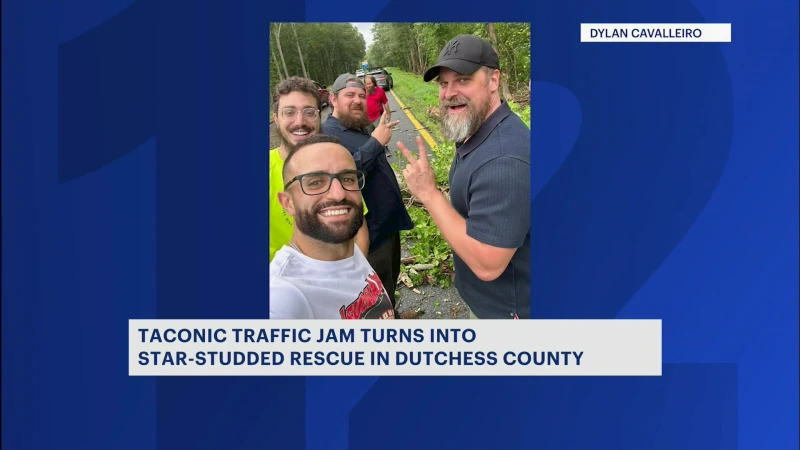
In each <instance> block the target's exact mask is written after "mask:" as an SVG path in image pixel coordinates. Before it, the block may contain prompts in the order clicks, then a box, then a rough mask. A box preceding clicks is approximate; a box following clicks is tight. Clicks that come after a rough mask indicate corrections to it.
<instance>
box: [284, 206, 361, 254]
mask: <svg viewBox="0 0 800 450" xmlns="http://www.w3.org/2000/svg"><path fill="white" fill-rule="evenodd" d="M333 206H347V207H349V208H352V209H354V210H355V211H357V213H356V214H355V216H354V217H353V219H352V220H351V221H349V222H345V223H338V224H334V225H333V226H328V225H325V224H324V223H322V220H321V219H320V217H319V214H318V213H319V212H320V210H322V209H325V208H330V207H333ZM361 208H362V207H361V205H356V204H354V203H353V202H351V201H349V200H342V201H341V202H325V203H320V204H318V205H316V206H315V207H314V208H312V209H311V210H303V211H297V214H296V215H295V218H294V222H295V225H297V229H298V230H300V231H301V232H302V233H303V234H305V235H306V236H308V237H310V238H312V239H315V240H317V241H320V242H324V243H326V244H344V243H345V242H348V241H350V240H352V239H353V238H355V237H356V234H358V230H359V229H360V228H361V225H363V223H364V214H359V213H360V212H361Z"/></svg>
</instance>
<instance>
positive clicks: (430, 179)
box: [397, 136, 438, 203]
mask: <svg viewBox="0 0 800 450" xmlns="http://www.w3.org/2000/svg"><path fill="white" fill-rule="evenodd" d="M397 147H398V148H399V149H400V152H401V153H403V156H404V157H405V158H406V159H407V160H408V164H407V165H406V168H405V169H403V178H404V179H405V181H406V186H408V190H409V191H411V194H412V195H413V196H414V197H417V198H418V199H419V200H420V201H421V202H422V203H425V202H427V201H428V200H429V199H430V197H431V195H432V194H435V193H437V192H438V189H437V188H436V176H435V175H434V173H433V169H432V168H431V166H430V164H428V150H427V149H426V148H425V143H424V142H423V141H422V137H420V136H417V149H419V159H417V158H415V157H414V154H413V153H411V151H410V150H409V149H408V148H406V146H405V144H403V143H402V142H398V143H397Z"/></svg>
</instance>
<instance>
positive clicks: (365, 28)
mask: <svg viewBox="0 0 800 450" xmlns="http://www.w3.org/2000/svg"><path fill="white" fill-rule="evenodd" d="M350 23H352V24H353V25H355V27H356V28H357V29H358V31H359V32H360V33H361V35H362V36H364V41H365V42H366V43H367V47H366V49H365V50H369V46H370V45H372V26H373V25H375V23H374V22H350Z"/></svg>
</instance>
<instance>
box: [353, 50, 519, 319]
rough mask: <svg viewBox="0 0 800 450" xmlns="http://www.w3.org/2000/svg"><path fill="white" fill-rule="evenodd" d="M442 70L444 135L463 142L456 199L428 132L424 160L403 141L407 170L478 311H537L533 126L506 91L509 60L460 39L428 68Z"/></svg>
mask: <svg viewBox="0 0 800 450" xmlns="http://www.w3.org/2000/svg"><path fill="white" fill-rule="evenodd" d="M434 78H436V79H437V81H438V82H439V106H440V108H441V118H442V136H444V138H445V139H447V140H451V141H454V142H455V144H456V155H455V157H454V159H453V163H452V166H451V167H450V202H448V200H447V198H446V197H445V196H444V195H443V194H442V193H441V192H440V191H439V190H438V189H437V188H436V179H435V177H434V174H433V170H432V169H431V167H430V165H429V164H428V158H427V151H426V149H425V144H424V142H423V141H422V139H421V138H420V137H417V148H418V149H419V160H417V159H416V158H415V157H414V155H413V154H412V153H411V152H410V151H409V150H408V149H407V148H406V147H405V145H403V144H402V143H401V142H398V143H397V146H398V147H399V148H400V151H401V152H402V153H403V155H404V156H405V157H406V159H408V161H409V164H408V165H407V166H406V168H405V169H404V170H403V177H404V178H405V181H406V184H407V185H408V188H409V190H410V191H411V193H412V194H413V195H414V196H415V197H417V198H418V199H419V200H420V201H422V203H423V204H424V205H425V208H426V209H427V210H428V212H429V213H430V215H431V218H432V219H433V221H434V223H436V226H437V227H438V228H439V231H440V232H441V233H442V236H443V237H444V238H445V240H446V241H447V242H448V243H449V244H450V247H451V248H452V249H453V260H454V263H455V271H456V280H455V285H456V288H457V289H458V292H459V294H460V295H461V297H462V298H463V299H464V301H465V302H466V303H467V305H468V306H469V307H470V310H471V317H472V318H473V319H478V318H481V319H517V318H523V319H527V318H530V309H531V307H530V208H531V199H530V130H529V129H528V127H527V126H526V125H525V124H524V123H523V122H522V120H521V119H520V118H519V117H518V116H517V115H516V114H514V113H513V112H512V111H511V109H510V108H509V106H508V103H506V102H505V101H504V100H502V99H501V98H500V61H499V58H498V56H497V52H495V51H494V49H493V48H492V45H491V44H490V43H489V42H487V41H485V40H484V39H481V38H479V37H477V36H471V35H459V36H456V37H454V38H453V39H451V40H450V42H448V43H447V44H446V45H445V46H444V48H443V49H442V51H441V53H440V54H439V59H438V61H437V62H436V65H435V66H433V67H431V68H430V69H428V70H427V71H426V72H425V75H424V79H425V81H430V80H433V79H434ZM368 206H369V205H368Z"/></svg>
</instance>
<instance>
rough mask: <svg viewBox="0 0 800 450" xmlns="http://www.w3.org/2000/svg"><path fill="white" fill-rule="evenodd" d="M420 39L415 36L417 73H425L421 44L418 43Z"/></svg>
mask: <svg viewBox="0 0 800 450" xmlns="http://www.w3.org/2000/svg"><path fill="white" fill-rule="evenodd" d="M420 39H422V38H421V37H420V35H419V34H417V39H416V41H417V61H419V73H425V61H424V60H423V58H422V44H421V43H420V42H419V41H420Z"/></svg>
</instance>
